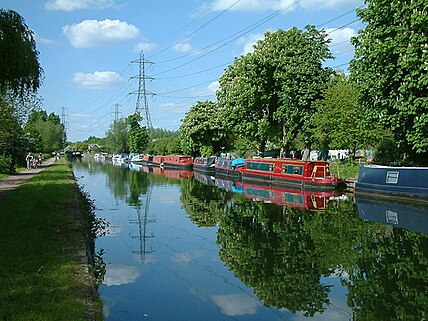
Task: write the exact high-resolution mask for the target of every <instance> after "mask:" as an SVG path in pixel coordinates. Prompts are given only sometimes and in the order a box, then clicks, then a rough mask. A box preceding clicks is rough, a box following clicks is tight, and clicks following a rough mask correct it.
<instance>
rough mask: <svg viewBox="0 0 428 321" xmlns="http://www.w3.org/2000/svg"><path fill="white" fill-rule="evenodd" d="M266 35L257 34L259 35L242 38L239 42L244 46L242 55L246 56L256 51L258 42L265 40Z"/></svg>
mask: <svg viewBox="0 0 428 321" xmlns="http://www.w3.org/2000/svg"><path fill="white" fill-rule="evenodd" d="M264 37H265V36H264V34H261V33H257V34H250V35H248V36H247V37H241V38H240V39H239V41H238V43H239V44H241V45H243V47H244V48H243V49H242V53H241V55H246V54H248V53H250V52H253V51H254V45H255V44H256V43H257V41H259V40H262V39H264Z"/></svg>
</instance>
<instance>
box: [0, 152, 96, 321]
mask: <svg viewBox="0 0 428 321" xmlns="http://www.w3.org/2000/svg"><path fill="white" fill-rule="evenodd" d="M0 209H1V210H0V320H25V321H29V320H37V321H39V320H43V321H49V320H73V321H75V320H85V321H87V320H101V319H102V312H101V310H102V305H101V302H100V300H99V299H98V295H97V292H96V290H95V287H94V281H93V279H92V278H91V277H90V276H89V274H88V273H87V266H86V264H85V263H86V262H85V258H86V252H85V250H86V247H87V244H88V242H89V241H90V240H91V238H92V235H91V233H90V228H91V225H90V219H91V217H90V215H88V212H89V210H90V206H89V204H88V201H87V200H86V199H85V198H84V197H83V195H82V194H81V193H80V191H79V189H78V187H77V185H76V184H75V182H74V179H73V177H72V173H71V170H70V168H69V165H68V163H67V161H66V160H61V161H60V162H56V163H55V164H54V165H51V166H50V167H48V168H47V169H46V170H44V171H42V172H41V173H39V174H37V175H36V176H35V177H33V178H32V179H30V180H29V181H28V182H26V183H25V184H24V185H22V186H20V187H19V188H17V189H16V190H14V191H12V192H10V193H7V194H5V195H0Z"/></svg>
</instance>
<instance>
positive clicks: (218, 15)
mask: <svg viewBox="0 0 428 321" xmlns="http://www.w3.org/2000/svg"><path fill="white" fill-rule="evenodd" d="M240 1H241V0H237V1H235V2H234V3H232V4H231V5H230V6H229V7H228V8H226V9H225V10H223V11H222V12H220V13H219V14H217V15H216V16H215V17H213V18H211V19H210V20H208V22H206V23H204V24H203V25H202V26H200V27H199V28H197V29H196V30H194V31H193V32H191V33H189V34H188V35H187V36H185V37H184V38H182V39H180V40H178V41H176V42H175V43H173V44H172V45H170V46H168V47H167V48H165V49H163V50H161V51H159V52H158V53H156V54H154V55H152V56H150V58H152V57H155V56H157V55H159V54H161V53H163V52H165V51H167V50H168V49H171V48H172V47H174V46H175V45H177V44H179V43H181V42H183V41H184V40H186V39H189V38H190V37H191V36H193V35H194V34H196V33H197V32H198V31H200V30H202V29H203V28H204V27H206V26H207V25H209V24H210V23H211V22H213V21H214V20H216V19H217V18H218V17H220V16H221V15H223V14H224V13H226V12H227V11H229V10H230V9H231V8H232V7H234V6H235V5H236V4H237V3H238V2H240ZM212 8H214V6H213V7H212Z"/></svg>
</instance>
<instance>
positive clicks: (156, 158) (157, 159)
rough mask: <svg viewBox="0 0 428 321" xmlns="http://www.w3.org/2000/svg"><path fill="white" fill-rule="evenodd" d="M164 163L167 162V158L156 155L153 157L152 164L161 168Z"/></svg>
mask: <svg viewBox="0 0 428 321" xmlns="http://www.w3.org/2000/svg"><path fill="white" fill-rule="evenodd" d="M164 161H165V156H161V155H155V156H153V159H152V164H153V165H154V166H160V165H163V163H164Z"/></svg>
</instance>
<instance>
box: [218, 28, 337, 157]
mask: <svg viewBox="0 0 428 321" xmlns="http://www.w3.org/2000/svg"><path fill="white" fill-rule="evenodd" d="M328 42H329V41H328V39H327V37H326V34H325V32H323V31H318V30H317V29H316V28H315V27H314V26H307V27H306V29H305V31H302V30H299V29H298V28H296V27H294V28H291V29H289V30H287V31H284V30H278V31H276V32H272V33H270V32H267V33H266V34H265V38H264V39H263V40H260V41H259V42H258V43H257V44H256V45H255V46H254V52H252V53H249V54H247V55H245V56H241V57H240V58H238V59H236V60H235V61H234V63H233V64H232V65H231V66H229V67H228V68H227V70H226V71H225V73H224V74H223V75H222V76H221V77H220V81H219V82H220V90H219V91H218V93H217V96H218V100H219V105H220V107H221V108H222V110H223V117H224V119H225V120H226V122H228V123H229V124H231V125H232V127H233V128H234V130H235V132H236V133H237V134H238V135H242V136H245V137H247V138H251V139H253V140H254V141H257V142H258V143H259V144H260V148H259V149H260V151H261V152H262V151H263V150H264V144H265V143H266V142H267V141H268V140H272V141H276V142H277V143H279V144H281V145H282V146H283V147H286V148H287V147H289V146H290V144H291V143H292V141H293V140H294V139H295V138H296V137H297V135H298V134H299V133H301V132H304V131H305V130H306V128H308V127H309V126H310V120H311V116H312V114H313V112H314V110H313V102H314V101H316V100H317V99H318V98H320V96H321V93H322V92H323V90H324V88H325V86H326V83H327V81H328V79H329V76H330V74H331V72H332V71H331V70H330V69H329V68H324V67H323V66H322V63H323V62H324V61H325V60H327V59H330V58H332V55H331V53H330V51H329V48H328Z"/></svg>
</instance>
